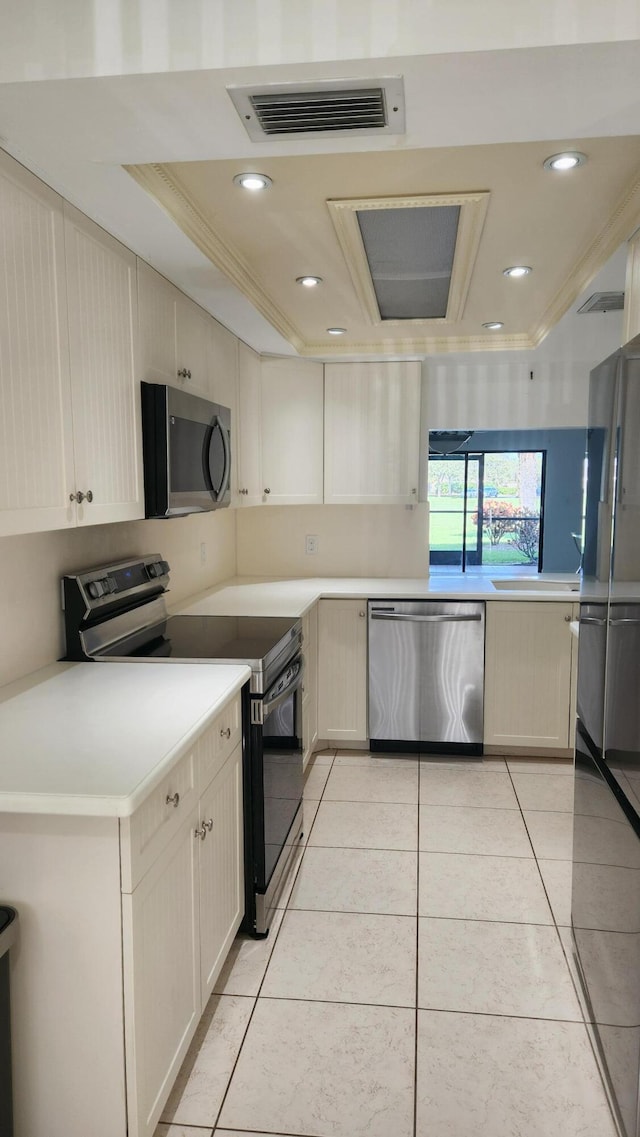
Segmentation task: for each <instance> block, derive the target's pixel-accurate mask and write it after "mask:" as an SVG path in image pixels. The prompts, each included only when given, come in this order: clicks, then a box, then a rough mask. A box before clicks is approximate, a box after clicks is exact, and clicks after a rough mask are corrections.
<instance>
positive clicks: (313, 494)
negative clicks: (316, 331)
mask: <svg viewBox="0 0 640 1137" xmlns="http://www.w3.org/2000/svg"><path fill="white" fill-rule="evenodd" d="M322 435H323V369H322V364H321V363H311V362H309V361H308V360H303V359H263V361H262V376H261V452H262V455H261V456H262V482H263V485H262V491H263V496H262V500H263V501H264V502H265V503H266V504H270V505H321V504H322V500H323V496H322V495H323V488H322V461H323V459H322Z"/></svg>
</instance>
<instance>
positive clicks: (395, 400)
mask: <svg viewBox="0 0 640 1137" xmlns="http://www.w3.org/2000/svg"><path fill="white" fill-rule="evenodd" d="M420 374H421V368H420V364H419V363H328V364H326V365H325V471H324V500H325V502H326V503H327V504H337V505H351V504H358V503H362V504H369V505H402V504H407V505H410V504H412V503H414V502H416V501H417V500H418V473H419V470H418V467H419V448H420Z"/></svg>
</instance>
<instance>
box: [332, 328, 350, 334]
mask: <svg viewBox="0 0 640 1137" xmlns="http://www.w3.org/2000/svg"><path fill="white" fill-rule="evenodd" d="M327 331H328V333H329V335H330V336H344V335H346V333H347V329H346V328H327Z"/></svg>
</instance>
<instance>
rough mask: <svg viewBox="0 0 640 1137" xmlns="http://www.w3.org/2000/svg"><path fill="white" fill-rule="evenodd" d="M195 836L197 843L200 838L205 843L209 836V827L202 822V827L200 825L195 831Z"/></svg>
mask: <svg viewBox="0 0 640 1137" xmlns="http://www.w3.org/2000/svg"><path fill="white" fill-rule="evenodd" d="M193 835H194V837H195V839H196V841H197V840H198V838H200V840H201V841H204V839H205V837H206V836H207V827H206V825H205V823H204V821H203V822H202V825H199V826H198V828H197V829H194V831H193Z"/></svg>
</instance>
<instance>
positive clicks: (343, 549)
mask: <svg viewBox="0 0 640 1137" xmlns="http://www.w3.org/2000/svg"><path fill="white" fill-rule="evenodd" d="M237 534H238V536H237V551H238V575H239V576H291V577H297V576H373V577H379V576H402V577H426V576H428V574H429V507H428V506H427V505H426V504H420V505H415V506H406V507H405V506H401V505H308V506H302V505H300V506H291V505H287V506H267V507H266V508H265V507H260V506H257V507H255V508H253V509H240V510H238V520H237ZM307 535H312V536H315V537H317V538H318V552H317V553H315V554H314V555H308V554H307V553H305V539H306V537H307Z"/></svg>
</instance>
